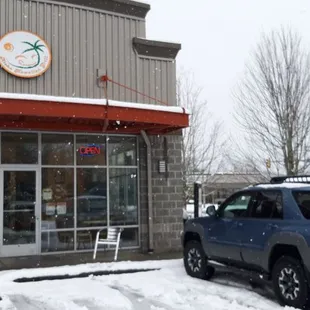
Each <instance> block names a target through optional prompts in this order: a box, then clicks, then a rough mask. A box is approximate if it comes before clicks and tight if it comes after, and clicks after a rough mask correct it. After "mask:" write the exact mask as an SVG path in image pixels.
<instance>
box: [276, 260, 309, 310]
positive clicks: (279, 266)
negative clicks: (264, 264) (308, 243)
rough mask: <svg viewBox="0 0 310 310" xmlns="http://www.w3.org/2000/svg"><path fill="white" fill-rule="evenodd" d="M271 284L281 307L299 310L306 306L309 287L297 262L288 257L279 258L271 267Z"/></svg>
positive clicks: (303, 271)
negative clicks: (297, 309)
mask: <svg viewBox="0 0 310 310" xmlns="http://www.w3.org/2000/svg"><path fill="white" fill-rule="evenodd" d="M272 282H273V288H274V292H275V295H276V297H277V299H278V301H279V303H280V304H281V305H283V306H284V305H286V306H290V307H294V308H299V309H301V308H304V307H305V306H306V305H308V303H309V300H308V293H309V286H308V281H307V278H306V276H305V270H304V268H303V266H302V264H301V262H300V261H299V260H297V259H295V258H293V257H290V256H283V257H282V258H280V259H279V260H278V261H277V262H276V263H275V265H274V267H273V270H272Z"/></svg>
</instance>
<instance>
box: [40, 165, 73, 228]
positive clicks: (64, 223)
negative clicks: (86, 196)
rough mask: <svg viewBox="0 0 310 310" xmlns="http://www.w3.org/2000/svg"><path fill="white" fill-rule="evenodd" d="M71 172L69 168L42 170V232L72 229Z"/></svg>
mask: <svg viewBox="0 0 310 310" xmlns="http://www.w3.org/2000/svg"><path fill="white" fill-rule="evenodd" d="M73 172H74V170H73V169H70V168H43V169H42V221H41V225H42V226H41V227H42V230H43V229H64V228H73V227H74V204H73V198H72V197H73V196H74V185H73V184H74V179H73V178H74V173H73Z"/></svg>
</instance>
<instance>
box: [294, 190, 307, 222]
mask: <svg viewBox="0 0 310 310" xmlns="http://www.w3.org/2000/svg"><path fill="white" fill-rule="evenodd" d="M292 193H293V196H294V199H295V201H296V202H297V204H298V207H299V209H300V211H301V213H302V215H303V216H304V217H305V218H306V219H307V220H309V219H310V191H293V192H292Z"/></svg>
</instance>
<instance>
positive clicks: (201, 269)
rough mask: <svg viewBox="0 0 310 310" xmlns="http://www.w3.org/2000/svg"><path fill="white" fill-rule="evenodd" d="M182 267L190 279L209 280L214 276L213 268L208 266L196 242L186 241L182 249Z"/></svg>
mask: <svg viewBox="0 0 310 310" xmlns="http://www.w3.org/2000/svg"><path fill="white" fill-rule="evenodd" d="M183 260H184V266H185V270H186V272H187V274H188V275H190V276H191V277H195V278H199V279H206V280H209V279H210V278H211V277H212V276H213V274H214V271H215V270H214V268H213V267H211V266H208V261H207V258H206V256H205V253H204V251H203V248H202V246H201V244H200V242H198V241H194V240H193V241H188V242H187V243H186V245H185V248H184V258H183Z"/></svg>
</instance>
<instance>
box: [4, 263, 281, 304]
mask: <svg viewBox="0 0 310 310" xmlns="http://www.w3.org/2000/svg"><path fill="white" fill-rule="evenodd" d="M158 267H161V268H162V269H161V270H159V271H151V272H143V273H136V274H122V275H110V276H96V277H94V276H90V277H88V278H77V279H70V280H55V281H42V282H31V283H14V282H12V280H13V279H14V278H16V277H23V276H28V277H33V276H36V275H55V274H60V273H66V274H76V273H82V272H85V271H86V270H88V271H89V270H97V271H98V268H100V269H101V270H106V269H109V270H116V269H122V268H123V269H133V268H158ZM0 292H1V296H2V298H3V300H2V301H0V309H1V310H32V309H40V310H41V309H46V310H59V309H62V310H66V309H67V310H91V309H92V310H100V309H102V310H104V309H106V310H127V309H128V310H205V309H208V310H249V309H251V310H277V309H279V310H280V309H283V308H281V307H280V306H278V305H277V303H275V302H273V301H272V300H270V299H268V298H265V297H262V296H261V295H260V294H257V293H256V292H253V291H251V290H250V288H249V286H248V285H247V284H246V282H243V283H241V282H240V280H239V282H234V281H232V280H228V279H227V276H226V278H225V276H224V278H223V275H222V276H221V275H219V276H218V277H215V278H214V280H213V281H212V282H208V281H203V280H198V279H194V278H191V277H189V276H187V275H186V273H185V271H184V268H183V263H182V260H169V261H167V260H166V261H149V262H118V263H109V264H87V265H78V266H72V267H70V266H65V267H55V268H46V269H45V268H39V269H29V270H20V271H16V270H15V271H5V272H1V273H0Z"/></svg>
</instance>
